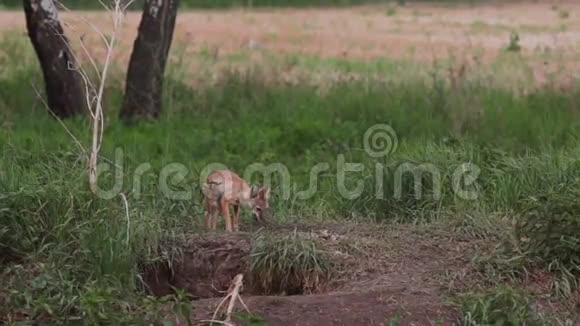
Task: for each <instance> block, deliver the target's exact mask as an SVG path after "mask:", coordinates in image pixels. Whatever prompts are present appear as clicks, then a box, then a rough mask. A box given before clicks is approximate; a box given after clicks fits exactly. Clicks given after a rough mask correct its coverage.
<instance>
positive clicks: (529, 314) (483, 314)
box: [461, 286, 544, 326]
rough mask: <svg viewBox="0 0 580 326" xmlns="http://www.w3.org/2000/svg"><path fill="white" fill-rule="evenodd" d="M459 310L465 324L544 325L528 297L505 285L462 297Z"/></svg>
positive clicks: (501, 325)
mask: <svg viewBox="0 0 580 326" xmlns="http://www.w3.org/2000/svg"><path fill="white" fill-rule="evenodd" d="M461 311H462V315H463V320H464V324H465V325H496V326H519V325H528V326H534V325H544V323H543V322H542V320H541V318H540V317H539V316H538V315H537V314H536V313H535V312H534V311H533V309H532V307H531V304H530V301H529V299H528V298H527V297H526V296H525V295H524V294H523V293H520V292H519V291H516V290H514V289H512V288H510V287H506V286H501V287H498V288H495V289H493V290H490V291H487V292H485V293H479V294H471V295H468V296H466V297H464V298H463V299H462V303H461Z"/></svg>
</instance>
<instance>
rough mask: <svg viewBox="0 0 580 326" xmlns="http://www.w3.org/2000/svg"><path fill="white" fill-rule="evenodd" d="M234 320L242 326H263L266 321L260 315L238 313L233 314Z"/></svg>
mask: <svg viewBox="0 0 580 326" xmlns="http://www.w3.org/2000/svg"><path fill="white" fill-rule="evenodd" d="M234 317H235V319H236V320H238V321H240V322H241V323H242V325H243V326H264V325H266V321H265V320H264V318H262V317H261V316H260V315H257V314H251V313H243V312H239V313H236V314H234Z"/></svg>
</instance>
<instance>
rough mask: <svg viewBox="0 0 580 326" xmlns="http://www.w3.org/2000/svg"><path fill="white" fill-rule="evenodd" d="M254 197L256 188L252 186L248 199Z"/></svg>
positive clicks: (256, 191) (256, 194)
mask: <svg viewBox="0 0 580 326" xmlns="http://www.w3.org/2000/svg"><path fill="white" fill-rule="evenodd" d="M256 196H258V187H256V186H252V188H251V190H250V197H251V198H256Z"/></svg>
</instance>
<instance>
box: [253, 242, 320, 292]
mask: <svg viewBox="0 0 580 326" xmlns="http://www.w3.org/2000/svg"><path fill="white" fill-rule="evenodd" d="M250 259H251V264H250V268H251V274H252V276H253V279H254V280H255V281H256V283H257V284H256V285H257V286H258V287H259V288H260V290H261V291H262V292H263V293H266V294H271V293H281V292H284V293H286V294H289V295H292V294H302V293H313V292H317V291H319V290H320V289H321V288H322V287H323V286H324V284H325V283H326V281H327V280H328V276H329V274H330V264H329V262H328V261H327V259H326V257H325V256H324V254H323V253H322V252H321V251H320V250H319V249H318V248H317V246H316V243H315V242H314V241H312V240H308V239H303V238H301V237H300V236H299V235H298V233H296V232H294V233H292V234H289V235H287V236H284V237H280V236H276V235H269V234H259V235H258V236H257V237H256V238H255V240H254V243H253V246H252V252H251V254H250Z"/></svg>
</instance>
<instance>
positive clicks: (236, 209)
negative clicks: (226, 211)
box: [233, 205, 240, 232]
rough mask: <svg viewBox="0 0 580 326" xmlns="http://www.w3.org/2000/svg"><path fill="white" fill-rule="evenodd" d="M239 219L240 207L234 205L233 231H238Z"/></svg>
mask: <svg viewBox="0 0 580 326" xmlns="http://www.w3.org/2000/svg"><path fill="white" fill-rule="evenodd" d="M239 218H240V205H234V223H233V224H234V231H236V232H237V231H239V230H240V225H239Z"/></svg>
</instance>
